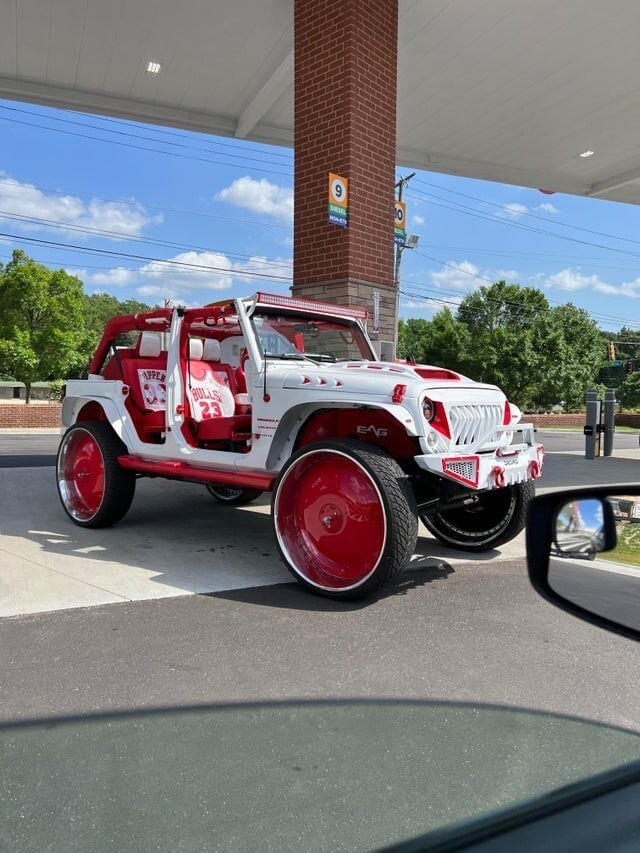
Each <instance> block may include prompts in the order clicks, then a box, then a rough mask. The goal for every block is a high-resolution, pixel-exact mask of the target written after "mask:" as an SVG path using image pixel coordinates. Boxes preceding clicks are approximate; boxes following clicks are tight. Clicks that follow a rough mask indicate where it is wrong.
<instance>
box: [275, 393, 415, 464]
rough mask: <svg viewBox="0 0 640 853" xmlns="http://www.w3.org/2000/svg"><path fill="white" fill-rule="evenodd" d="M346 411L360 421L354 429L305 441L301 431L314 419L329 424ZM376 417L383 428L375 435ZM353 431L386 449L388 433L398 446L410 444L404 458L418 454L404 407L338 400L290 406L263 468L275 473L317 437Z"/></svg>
mask: <svg viewBox="0 0 640 853" xmlns="http://www.w3.org/2000/svg"><path fill="white" fill-rule="evenodd" d="M348 412H355V413H357V417H358V420H362V421H363V423H362V424H359V425H358V426H357V427H356V428H355V430H348V431H347V432H345V433H344V434H342V433H341V432H339V431H334V430H330V431H329V432H325V433H318V434H312V435H308V436H307V437H306V438H305V430H308V429H309V425H310V424H311V423H312V422H313V421H314V419H315V418H323V419H324V418H325V417H326V419H327V421H329V420H330V419H332V418H333V419H340V413H342V414H343V416H344V414H345V413H348ZM376 415H377V416H378V418H379V417H380V416H382V418H383V419H384V421H385V426H384V427H382V428H381V429H379V430H378V431H377V432H376V424H375V421H376ZM372 419H373V422H372ZM382 429H385V430H386V432H384V433H383V432H382ZM356 431H357V433H358V437H359V438H361V439H362V440H363V441H369V442H370V443H374V444H375V443H378V444H379V445H380V446H382V447H385V446H386V444H387V441H386V439H388V437H389V435H390V434H393V435H396V436H397V437H399V438H400V439H401V443H404V442H407V447H409V443H411V444H410V446H411V450H410V451H407V455H410V456H412V457H413V456H414V455H415V454H416V453H417V452H419V448H418V445H415V447H414V445H413V442H412V440H413V439H417V438H418V436H419V434H420V433H419V431H418V429H417V424H416V423H415V419H414V417H413V415H412V414H411V412H410V411H409V410H408V409H407V408H405V407H404V406H399V405H397V404H385V403H375V402H373V403H372V402H371V401H369V400H367V401H365V400H340V401H339V402H338V401H336V400H327V401H326V402H324V401H323V402H322V403H321V402H319V401H314V402H313V403H303V404H300V405H299V406H294V407H292V408H291V409H290V410H289V411H288V412H287V413H286V414H285V415H284V417H283V418H282V420H281V421H280V423H279V424H278V426H277V429H276V432H275V433H274V436H273V439H272V442H271V447H270V449H269V455H268V456H267V465H266V467H267V468H268V469H269V470H279V469H280V468H281V467H282V466H283V464H284V463H285V462H286V461H287V459H288V458H289V457H290V456H291V455H292V453H294V452H295V451H296V450H297V449H298V448H299V447H301V446H302V444H307V443H309V442H311V441H317V440H318V439H320V438H323V439H324V438H343V437H346V436H347V435H353V433H354V432H356ZM392 455H393V454H392Z"/></svg>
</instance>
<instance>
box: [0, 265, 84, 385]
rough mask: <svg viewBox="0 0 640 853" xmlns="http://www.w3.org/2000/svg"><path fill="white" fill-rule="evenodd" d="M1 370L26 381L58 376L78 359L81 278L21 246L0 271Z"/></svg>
mask: <svg viewBox="0 0 640 853" xmlns="http://www.w3.org/2000/svg"><path fill="white" fill-rule="evenodd" d="M0 304H1V305H2V312H1V313H0V372H2V373H6V374H9V375H11V376H13V377H14V378H15V379H17V380H18V381H19V382H24V384H25V386H26V399H27V402H29V400H30V396H31V385H32V384H33V382H37V381H42V380H47V379H57V378H60V377H61V376H66V375H67V373H68V372H69V371H70V370H72V369H73V368H77V366H78V365H79V364H80V363H81V362H82V360H83V356H84V353H83V346H82V345H83V341H84V337H85V335H84V304H83V289H82V282H81V281H80V280H79V279H77V278H75V277H74V276H71V275H69V274H68V273H66V272H65V271H64V270H55V271H54V270H50V269H49V268H48V267H46V266H44V265H42V264H38V263H37V262H36V261H34V260H33V259H32V258H29V257H27V255H26V254H25V253H24V252H23V251H22V250H21V249H15V250H14V252H13V256H12V259H11V260H10V261H9V263H8V264H7V265H6V267H5V268H4V270H3V271H2V275H1V276H0Z"/></svg>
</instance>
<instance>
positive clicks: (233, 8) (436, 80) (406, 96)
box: [0, 0, 640, 204]
mask: <svg viewBox="0 0 640 853" xmlns="http://www.w3.org/2000/svg"><path fill="white" fill-rule="evenodd" d="M399 10H400V19H399V60H398V63H399V67H398V163H399V164H401V165H403V166H407V167H414V168H423V169H428V170H431V171H436V172H445V173H449V174H457V175H465V176H468V177H474V178H484V179H487V180H495V181H501V182H504V183H512V184H519V185H523V186H529V187H537V188H545V189H549V190H555V191H560V192H568V193H575V194H578V195H589V196H597V197H600V198H607V199H614V200H617V201H626V202H631V203H633V204H637V203H640V133H639V131H640V51H639V50H638V47H637V42H638V33H639V32H640V4H639V3H637V2H635V0H617V2H615V3H603V2H602V0H561V2H558V0H535V2H531V0H483V2H478V0H417V2H413V0H400V2H399ZM292 22H293V0H260V2H256V0H233V2H232V3H228V2H225V3H221V2H216V0H180V2H176V0H49V2H47V3H46V4H45V3H43V2H42V0H2V2H1V3H0V97H2V98H10V99H16V100H22V101H30V102H33V103H39V104H47V105H50V106H55V107H62V108H69V109H75V110H82V111H86V112H94V113H101V114H105V115H113V116H119V117H123V118H130V119H135V120H138V121H143V122H150V123H155V124H162V125H169V126H174V127H179V128H185V129H192V130H200V131H206V132H210V133H214V134H220V135H223V136H235V137H239V138H246V139H251V140H256V141H260V142H268V143H275V144H280V145H288V146H290V145H292V141H293V53H292V50H293V26H292ZM150 60H153V61H157V62H159V63H161V65H162V69H161V71H160V73H159V74H157V75H152V74H149V73H147V70H146V68H147V63H148V62H149V61H150ZM589 150H590V151H593V152H594V154H593V156H590V157H580V156H579V155H580V154H581V153H582V152H585V151H589Z"/></svg>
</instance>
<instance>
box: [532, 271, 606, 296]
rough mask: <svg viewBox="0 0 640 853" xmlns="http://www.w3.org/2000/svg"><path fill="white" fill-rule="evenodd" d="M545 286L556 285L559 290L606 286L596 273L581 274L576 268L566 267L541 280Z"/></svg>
mask: <svg viewBox="0 0 640 853" xmlns="http://www.w3.org/2000/svg"><path fill="white" fill-rule="evenodd" d="M543 284H544V286H545V287H548V288H552V287H556V288H558V289H559V290H569V291H576V290H585V289H587V288H591V289H594V290H595V289H596V288H597V287H600V286H606V285H604V283H603V282H601V281H600V279H599V278H598V276H597V275H583V274H582V273H581V272H579V271H578V270H574V269H571V268H570V267H567V268H566V269H564V270H560V272H557V273H554V274H553V275H551V276H548V277H547V278H545V279H544V280H543Z"/></svg>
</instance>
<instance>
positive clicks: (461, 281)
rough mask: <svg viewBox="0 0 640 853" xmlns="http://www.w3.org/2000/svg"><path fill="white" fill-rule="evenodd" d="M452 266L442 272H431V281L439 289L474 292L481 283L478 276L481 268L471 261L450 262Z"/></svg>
mask: <svg viewBox="0 0 640 853" xmlns="http://www.w3.org/2000/svg"><path fill="white" fill-rule="evenodd" d="M448 263H449V264H450V266H448V267H445V268H444V269H442V270H438V271H435V272H434V271H430V272H429V277H430V279H431V281H433V283H434V284H435V285H437V286H438V287H442V288H450V289H453V290H472V289H473V288H474V287H478V286H479V285H480V284H481V282H480V281H479V279H478V278H476V276H478V275H479V274H480V268H479V267H477V266H476V265H475V264H472V263H471V262H470V261H448Z"/></svg>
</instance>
